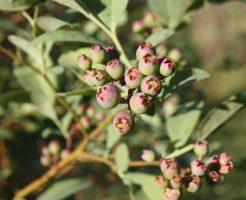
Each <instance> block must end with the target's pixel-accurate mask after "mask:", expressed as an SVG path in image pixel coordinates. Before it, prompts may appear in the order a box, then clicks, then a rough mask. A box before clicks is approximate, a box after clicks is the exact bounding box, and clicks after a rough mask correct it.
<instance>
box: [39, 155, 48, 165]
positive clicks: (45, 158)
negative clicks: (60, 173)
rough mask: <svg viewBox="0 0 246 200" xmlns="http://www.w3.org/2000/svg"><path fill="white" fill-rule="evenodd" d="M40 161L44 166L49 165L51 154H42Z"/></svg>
mask: <svg viewBox="0 0 246 200" xmlns="http://www.w3.org/2000/svg"><path fill="white" fill-rule="evenodd" d="M40 162H41V164H42V165H43V166H45V167H47V166H49V165H50V157H49V156H45V155H44V156H41V158H40Z"/></svg>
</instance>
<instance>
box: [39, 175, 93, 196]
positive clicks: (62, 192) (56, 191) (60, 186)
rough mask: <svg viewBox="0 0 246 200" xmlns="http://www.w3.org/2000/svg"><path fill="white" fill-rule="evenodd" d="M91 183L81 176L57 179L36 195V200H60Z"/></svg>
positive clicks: (87, 186)
mask: <svg viewBox="0 0 246 200" xmlns="http://www.w3.org/2000/svg"><path fill="white" fill-rule="evenodd" d="M91 185H92V183H91V182H90V181H88V180H84V179H81V178H71V179H67V180H61V181H57V182H56V183H54V184H52V185H51V186H50V187H49V188H48V189H47V190H45V191H44V192H43V193H42V194H41V195H39V196H38V198H37V200H61V199H65V198H67V197H69V196H71V195H72V194H75V193H76V192H79V191H82V190H85V189H87V188H89V187H90V186H91Z"/></svg>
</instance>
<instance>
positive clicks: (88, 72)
mask: <svg viewBox="0 0 246 200" xmlns="http://www.w3.org/2000/svg"><path fill="white" fill-rule="evenodd" d="M83 79H84V81H85V82H86V84H88V85H89V86H95V85H94V80H93V71H92V70H86V71H85V72H84V74H83Z"/></svg>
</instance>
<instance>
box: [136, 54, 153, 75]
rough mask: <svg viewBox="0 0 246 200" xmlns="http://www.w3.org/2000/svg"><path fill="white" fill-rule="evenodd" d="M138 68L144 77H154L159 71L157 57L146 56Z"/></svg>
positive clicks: (140, 61)
mask: <svg viewBox="0 0 246 200" xmlns="http://www.w3.org/2000/svg"><path fill="white" fill-rule="evenodd" d="M138 68H139V70H140V71H141V73H142V74H144V75H152V74H154V73H155V72H156V71H157V70H158V66H157V58H156V57H155V56H153V55H152V56H150V55H146V56H144V57H143V58H141V59H140V60H139V63H138Z"/></svg>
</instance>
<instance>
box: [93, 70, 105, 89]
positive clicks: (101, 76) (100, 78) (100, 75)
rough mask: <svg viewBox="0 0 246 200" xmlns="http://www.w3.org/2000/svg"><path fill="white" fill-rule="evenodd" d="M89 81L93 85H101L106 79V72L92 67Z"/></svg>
mask: <svg viewBox="0 0 246 200" xmlns="http://www.w3.org/2000/svg"><path fill="white" fill-rule="evenodd" d="M91 72H92V78H91V81H92V83H93V85H94V86H101V85H103V84H104V83H106V81H107V73H106V72H105V71H104V70H100V69H93V70H91Z"/></svg>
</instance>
